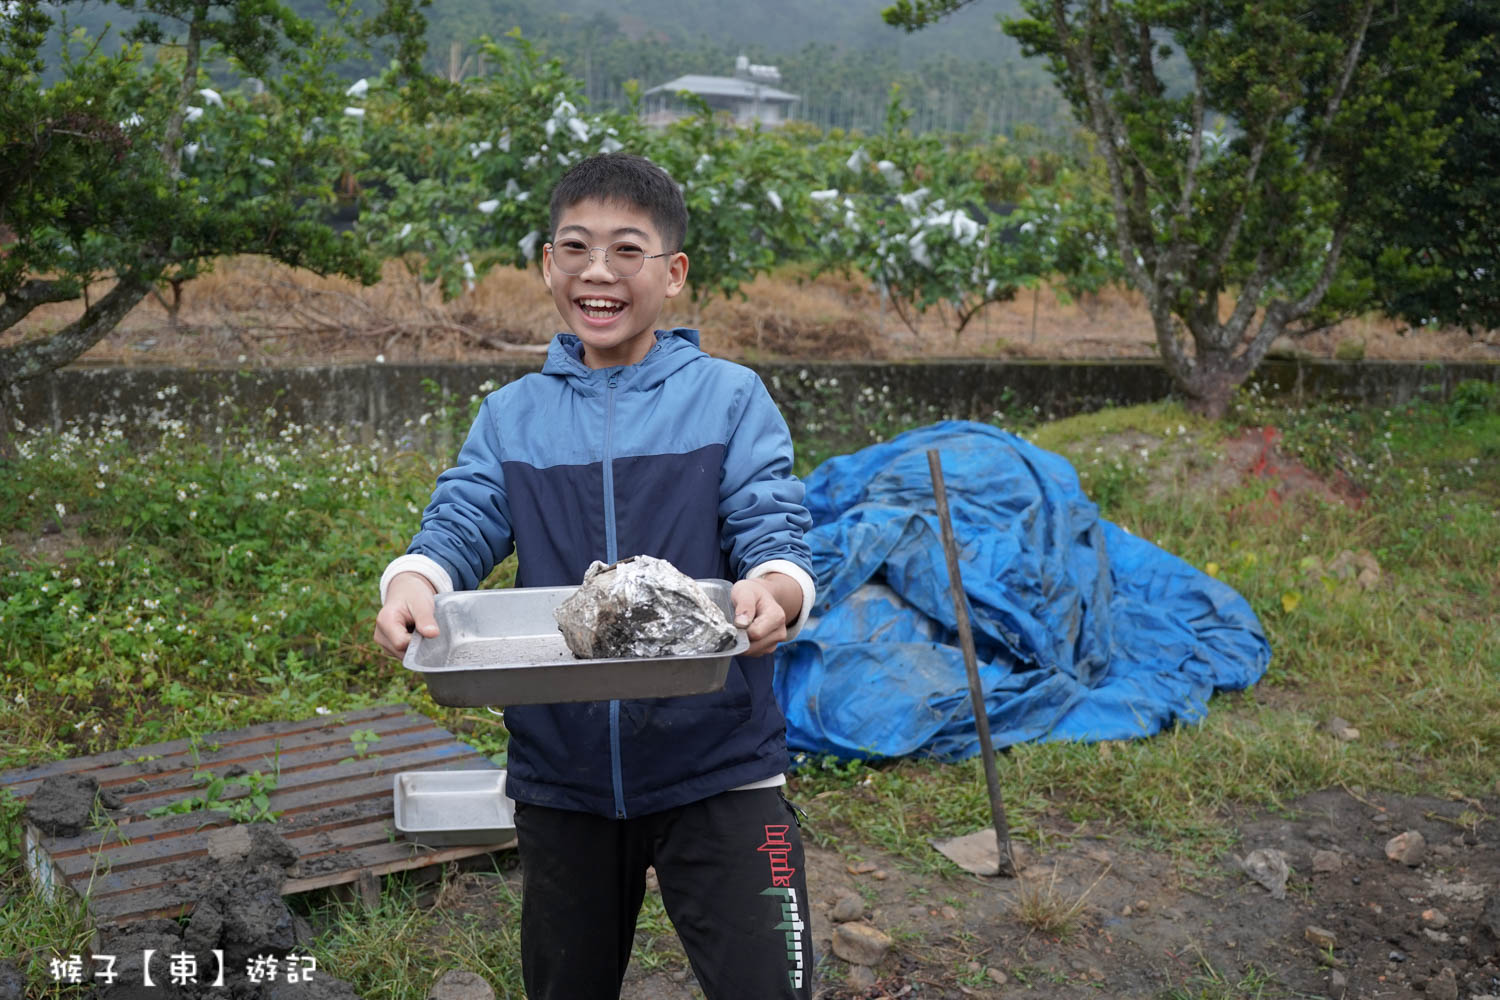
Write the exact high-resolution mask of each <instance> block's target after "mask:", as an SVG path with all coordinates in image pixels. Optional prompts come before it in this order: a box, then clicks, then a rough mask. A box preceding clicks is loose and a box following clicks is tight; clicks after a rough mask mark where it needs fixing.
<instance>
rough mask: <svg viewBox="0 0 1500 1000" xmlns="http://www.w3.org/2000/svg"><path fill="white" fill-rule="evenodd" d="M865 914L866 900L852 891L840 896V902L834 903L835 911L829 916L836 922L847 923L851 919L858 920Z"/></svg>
mask: <svg viewBox="0 0 1500 1000" xmlns="http://www.w3.org/2000/svg"><path fill="white" fill-rule="evenodd" d="M864 915H865V901H864V900H863V899H860V898H859V896H858V895H856V894H855V893H852V892H851V893H848V894H847V895H844V896H840V897H839V898H838V902H836V903H834V904H833V912H832V913H830V914H829V915H828V917H829V919H830V920H832V921H833V922H834V923H836V924H847V923H848V922H849V921H851V920H858V919H859V918H860V917H862V916H864Z"/></svg>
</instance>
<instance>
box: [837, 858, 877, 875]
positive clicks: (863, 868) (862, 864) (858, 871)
mask: <svg viewBox="0 0 1500 1000" xmlns="http://www.w3.org/2000/svg"><path fill="white" fill-rule="evenodd" d="M845 867H846V868H847V869H848V870H849V874H850V875H868V874H870V873H871V872H872V871H874V870H875V869H876V868H877V867H879V866H878V865H876V864H875V862H873V861H855V862H853V863H852V864H848V865H845Z"/></svg>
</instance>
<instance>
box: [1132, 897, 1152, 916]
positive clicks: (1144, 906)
mask: <svg viewBox="0 0 1500 1000" xmlns="http://www.w3.org/2000/svg"><path fill="white" fill-rule="evenodd" d="M1135 908H1136V909H1137V910H1139V911H1140V912H1141V913H1145V912H1146V911H1147V910H1149V909H1151V904H1150V902H1148V901H1147V900H1144V899H1137V900H1136V901H1135Z"/></svg>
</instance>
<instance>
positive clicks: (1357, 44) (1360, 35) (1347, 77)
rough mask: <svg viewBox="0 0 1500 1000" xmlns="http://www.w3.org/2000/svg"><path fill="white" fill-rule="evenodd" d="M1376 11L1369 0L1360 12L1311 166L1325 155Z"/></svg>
mask: <svg viewBox="0 0 1500 1000" xmlns="http://www.w3.org/2000/svg"><path fill="white" fill-rule="evenodd" d="M1374 13H1375V0H1369V2H1368V3H1366V4H1365V7H1364V10H1363V11H1361V12H1360V16H1359V28H1358V29H1357V30H1356V31H1355V32H1354V39H1353V40H1352V41H1351V42H1350V43H1349V51H1348V52H1346V53H1345V54H1344V70H1343V73H1342V74H1341V75H1340V76H1339V84H1338V86H1337V87H1335V88H1334V91H1333V93H1332V94H1330V95H1329V97H1328V107H1327V108H1325V109H1324V110H1323V127H1322V128H1321V129H1320V130H1319V131H1318V134H1317V135H1316V136H1314V138H1313V143H1312V148H1311V149H1309V150H1308V153H1307V164H1308V167H1309V168H1313V167H1316V166H1317V165H1318V161H1319V160H1320V159H1321V158H1322V156H1323V141H1324V139H1325V138H1327V136H1328V127H1329V126H1330V125H1331V124H1333V116H1334V115H1336V114H1338V111H1339V105H1341V104H1342V103H1343V102H1344V95H1345V94H1347V93H1348V92H1349V83H1350V81H1351V80H1353V79H1354V70H1355V69H1356V68H1357V67H1358V66H1359V54H1360V51H1361V50H1362V49H1363V48H1364V45H1365V35H1366V34H1367V33H1368V32H1369V30H1370V18H1371V16H1372V15H1373V14H1374Z"/></svg>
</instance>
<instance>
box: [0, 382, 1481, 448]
mask: <svg viewBox="0 0 1500 1000" xmlns="http://www.w3.org/2000/svg"><path fill="white" fill-rule="evenodd" d="M539 366H540V362H537V363H535V364H513V365H456V364H443V365H377V364H367V365H353V366H316V367H300V368H277V369H253V370H239V371H236V370H230V369H218V370H203V369H193V370H189V369H180V368H147V367H71V368H65V369H63V370H61V371H57V372H53V373H52V374H51V375H49V376H46V377H44V378H39V379H33V380H31V381H29V382H26V383H23V384H22V385H21V386H19V387H17V388H16V389H15V390H14V391H13V394H12V397H11V398H10V399H8V400H7V401H6V402H7V403H8V404H9V405H8V406H7V407H6V409H7V410H8V411H9V413H8V415H9V416H10V417H11V418H12V419H19V420H20V421H22V422H23V423H25V424H26V425H28V426H35V425H43V426H51V427H53V428H54V429H61V428H63V427H64V426H68V425H74V424H76V425H81V426H84V427H91V428H97V427H100V426H104V425H108V424H113V425H116V426H121V427H124V428H125V429H126V430H127V433H128V434H130V436H132V437H134V436H136V435H137V434H145V435H147V436H152V437H154V436H155V435H156V434H158V433H159V428H160V426H161V425H162V423H163V422H164V421H182V424H181V426H182V427H184V428H186V429H190V430H192V431H193V432H198V433H207V434H209V435H213V434H214V433H215V431H216V429H218V428H222V427H229V426H236V425H243V424H246V423H250V424H252V425H253V424H255V423H262V422H263V423H265V424H266V425H267V426H268V427H280V426H284V425H285V424H286V423H288V422H292V423H297V424H302V425H307V426H313V427H327V428H338V427H342V428H346V429H347V430H348V432H349V433H350V434H351V435H355V436H358V437H363V438H369V437H372V436H374V435H376V434H379V435H384V436H388V437H391V438H393V439H395V440H396V441H398V442H401V443H409V444H412V445H416V446H425V445H429V444H437V445H440V446H446V445H448V444H450V443H452V438H453V436H454V435H455V434H458V433H462V428H463V427H465V426H467V422H468V417H467V410H468V406H469V402H470V400H471V397H473V396H476V395H478V394H481V393H482V392H483V391H485V390H486V387H487V385H493V386H498V385H502V384H504V383H505V382H508V381H510V380H512V379H515V378H519V377H521V376H522V375H525V374H526V373H528V372H530V371H535V370H536V369H537V368H538V367H539ZM752 367H754V368H755V369H756V370H757V371H758V372H759V373H760V374H761V377H762V378H763V379H764V380H765V383H766V386H767V387H768V388H769V389H770V391H771V394H772V396H773V397H775V399H776V401H777V403H778V404H779V405H780V406H781V408H782V411H783V412H784V413H785V414H786V417H787V422H788V423H789V424H790V425H791V427H792V431H793V433H794V434H797V435H802V434H819V435H822V436H825V437H827V438H829V439H832V440H841V441H846V442H848V443H850V444H857V443H859V442H860V441H861V440H868V439H869V438H871V437H873V436H875V435H876V434H888V433H891V432H892V431H894V430H897V429H900V428H901V427H904V426H907V425H910V424H912V423H918V422H927V421H929V420H937V419H941V418H959V419H975V420H989V419H1000V420H1001V421H1003V422H1013V421H1014V420H1015V419H1016V418H1017V417H1018V416H1019V415H1021V414H1022V413H1031V414H1037V415H1041V416H1048V417H1055V416H1065V415H1068V414H1073V413H1080V412H1086V411H1090V410H1095V409H1098V408H1100V407H1103V406H1107V405H1112V404H1132V403H1141V402H1149V401H1151V400H1156V399H1161V398H1164V397H1166V396H1167V395H1169V394H1170V391H1171V386H1170V383H1169V381H1168V379H1167V375H1166V373H1165V372H1164V371H1163V370H1162V368H1161V367H1160V366H1159V365H1157V364H1156V363H1154V362H1150V361H1139V362H1093V363H1076V362H1068V363H1064V362H1014V361H1006V362H1002V361H939V362H924V363H888V362H883V363H878V364H877V363H837V364H834V363H826V364H825V363H803V364H786V363H775V364H757V365H753V366H752ZM1466 379H1480V380H1483V381H1486V382H1491V383H1500V364H1496V363H1482V362H1481V363H1468V362H1466V363H1452V364H1449V363H1409V362H1378V361H1362V362H1330V361H1270V362H1267V363H1265V364H1264V365H1262V367H1261V371H1260V372H1259V374H1258V376H1257V381H1258V382H1259V384H1260V385H1261V387H1262V389H1263V391H1265V392H1266V393H1267V394H1270V395H1282V396H1285V397H1287V398H1288V401H1289V402H1291V403H1296V402H1298V401H1301V400H1307V399H1312V398H1318V397H1322V398H1332V399H1342V400H1348V401H1351V402H1356V403H1360V404H1375V405H1395V404H1399V403H1402V402H1405V401H1407V400H1409V399H1412V398H1414V397H1416V396H1417V395H1418V394H1419V393H1428V394H1434V395H1437V396H1440V397H1441V396H1446V395H1447V393H1449V392H1450V391H1451V390H1452V388H1453V387H1454V386H1455V385H1457V384H1458V383H1459V382H1461V381H1464V380H1466ZM445 400H446V401H447V402H446V404H445V403H444V401H445ZM424 415H425V416H424ZM174 426H176V425H174Z"/></svg>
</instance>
